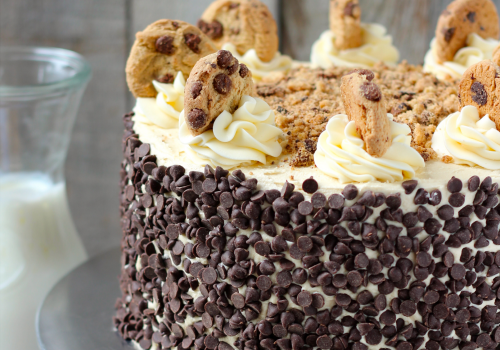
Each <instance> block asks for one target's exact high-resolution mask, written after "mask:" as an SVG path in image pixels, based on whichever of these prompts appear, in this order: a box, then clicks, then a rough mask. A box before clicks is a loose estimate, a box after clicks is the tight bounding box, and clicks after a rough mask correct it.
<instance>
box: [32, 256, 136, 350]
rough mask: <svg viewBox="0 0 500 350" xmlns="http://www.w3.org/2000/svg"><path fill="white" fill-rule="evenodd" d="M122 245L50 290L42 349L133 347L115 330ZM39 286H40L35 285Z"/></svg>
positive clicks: (41, 327)
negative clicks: (114, 318) (115, 306)
mask: <svg viewBox="0 0 500 350" xmlns="http://www.w3.org/2000/svg"><path fill="white" fill-rule="evenodd" d="M119 273H120V248H118V247H117V248H113V249H111V250H109V251H107V252H105V253H103V254H101V255H98V256H97V257H95V258H93V259H91V260H89V261H87V262H85V263H84V264H82V265H80V266H79V267H77V268H76V269H74V270H73V271H71V272H70V273H69V274H68V275H66V276H65V277H64V278H63V279H62V280H60V281H59V282H58V283H57V284H56V285H55V286H54V288H52V290H51V291H50V292H49V294H48V295H47V296H46V298H45V300H44V301H43V303H42V305H41V307H40V310H39V312H38V317H37V324H36V327H37V335H38V342H39V345H40V348H41V349H42V350H69V349H71V350H88V349H99V350H132V349H135V348H134V346H133V345H132V344H131V343H130V342H126V341H124V340H123V339H122V338H121V337H120V336H119V334H118V333H117V332H116V331H114V330H113V322H112V317H113V315H114V313H115V310H114V305H115V301H116V298H117V297H118V296H119V295H120V288H119V284H118V275H119ZM33 288H36V286H33Z"/></svg>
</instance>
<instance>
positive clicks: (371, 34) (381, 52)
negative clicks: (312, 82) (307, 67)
mask: <svg viewBox="0 0 500 350" xmlns="http://www.w3.org/2000/svg"><path fill="white" fill-rule="evenodd" d="M361 35H362V37H363V38H362V39H363V45H361V46H360V47H357V48H354V49H348V50H338V49H337V48H336V47H335V45H334V42H335V33H333V32H332V31H331V30H327V31H325V32H323V34H321V36H320V37H319V39H318V40H317V41H316V42H315V43H314V44H313V46H312V50H311V62H312V63H313V64H314V65H317V66H319V67H321V68H329V67H333V66H341V67H342V66H343V67H361V68H370V67H373V66H374V65H375V63H377V62H380V61H382V62H384V63H386V64H388V65H392V64H395V63H396V62H397V61H399V51H398V49H397V48H396V47H394V46H393V45H392V37H391V36H390V35H387V31H386V29H385V28H384V27H383V26H381V25H380V24H375V23H361Z"/></svg>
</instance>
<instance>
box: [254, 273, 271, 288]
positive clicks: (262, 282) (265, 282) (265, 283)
mask: <svg viewBox="0 0 500 350" xmlns="http://www.w3.org/2000/svg"><path fill="white" fill-rule="evenodd" d="M256 284H257V288H259V289H260V290H262V291H266V290H268V289H269V288H271V286H272V281H271V279H270V278H269V277H267V276H259V277H257V281H256Z"/></svg>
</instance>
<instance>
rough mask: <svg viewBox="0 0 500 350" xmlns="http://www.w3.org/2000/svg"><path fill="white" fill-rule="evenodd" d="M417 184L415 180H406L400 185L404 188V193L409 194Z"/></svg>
mask: <svg viewBox="0 0 500 350" xmlns="http://www.w3.org/2000/svg"><path fill="white" fill-rule="evenodd" d="M417 185H418V181H417V180H407V181H404V182H403V183H402V184H401V186H403V188H404V190H405V194H411V193H412V192H413V191H414V190H415V188H416V187H417Z"/></svg>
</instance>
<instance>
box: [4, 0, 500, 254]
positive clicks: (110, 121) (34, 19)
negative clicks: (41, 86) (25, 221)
mask: <svg viewBox="0 0 500 350" xmlns="http://www.w3.org/2000/svg"><path fill="white" fill-rule="evenodd" d="M210 2H211V1H210V0H84V1H82V0H0V45H40V46H57V47H63V48H67V49H70V50H74V51H77V52H79V53H81V54H83V55H84V56H85V57H86V58H87V59H88V60H89V62H90V64H91V66H92V69H93V78H92V80H91V82H90V84H89V86H88V88H87V91H86V93H85V95H84V97H83V101H82V105H81V107H80V110H79V115H78V118H77V121H76V124H75V128H74V130H73V136H72V141H71V145H70V149H69V153H68V159H67V163H66V176H67V183H68V193H69V201H70V207H71V210H72V213H73V217H74V220H75V222H76V225H77V228H78V230H79V232H80V234H81V236H82V237H83V240H84V243H85V245H86V247H87V250H88V252H89V254H90V255H95V254H97V253H99V252H102V251H104V250H107V249H109V248H110V247H112V246H116V245H118V244H119V241H120V236H121V233H120V228H119V216H118V194H119V186H118V183H119V165H120V161H121V159H122V155H121V136H122V130H123V127H122V122H121V116H122V115H123V114H124V113H125V112H127V111H129V110H130V109H131V108H132V106H133V104H134V100H133V97H132V95H131V94H130V93H129V92H128V89H127V87H126V84H125V74H124V67H125V62H126V59H127V56H128V52H129V50H130V47H131V46H132V43H133V40H134V34H135V32H136V31H138V30H141V29H143V28H144V27H145V26H146V25H148V24H149V23H151V22H153V21H155V20H157V19H160V18H172V19H180V20H184V21H188V22H190V23H196V20H197V19H198V18H199V16H200V15H201V13H202V12H203V10H204V8H205V7H206V6H207V5H208V4H209V3H210ZM265 2H266V3H267V4H268V5H269V7H270V8H271V10H272V12H273V14H274V15H275V18H277V21H278V26H279V28H280V35H281V51H282V52H283V53H285V54H288V55H291V56H292V57H294V58H295V59H298V60H308V59H309V54H310V48H311V45H312V43H313V41H314V40H315V39H316V38H318V36H319V35H320V33H321V32H322V31H324V30H325V29H327V27H328V0H267V1H265ZM360 2H361V6H362V11H363V15H362V17H363V21H365V22H377V23H380V24H383V25H385V26H386V28H387V29H388V32H389V33H390V34H392V36H393V39H394V43H395V45H396V46H397V47H398V48H399V49H400V52H401V57H402V59H407V60H408V61H409V62H410V63H414V64H420V63H422V62H423V58H424V54H425V52H426V51H427V48H428V46H429V42H430V40H431V39H432V37H433V36H434V30H435V25H436V22H437V19H438V17H439V14H440V13H441V11H442V10H443V9H444V8H445V7H446V5H447V4H448V3H449V2H450V1H449V0H360ZM495 2H496V4H497V6H500V0H495Z"/></svg>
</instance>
